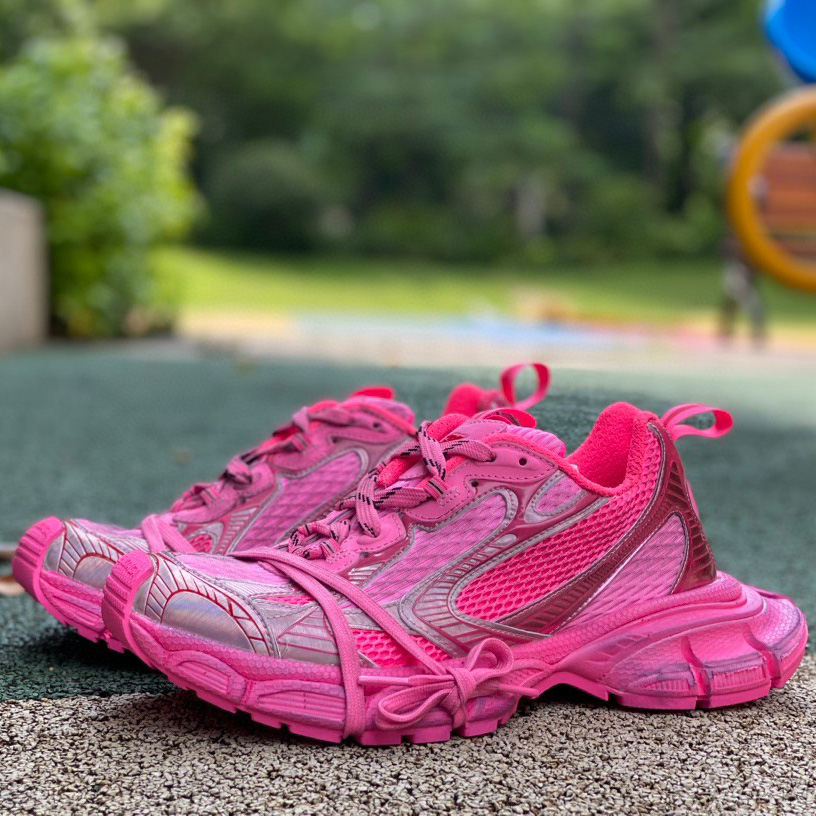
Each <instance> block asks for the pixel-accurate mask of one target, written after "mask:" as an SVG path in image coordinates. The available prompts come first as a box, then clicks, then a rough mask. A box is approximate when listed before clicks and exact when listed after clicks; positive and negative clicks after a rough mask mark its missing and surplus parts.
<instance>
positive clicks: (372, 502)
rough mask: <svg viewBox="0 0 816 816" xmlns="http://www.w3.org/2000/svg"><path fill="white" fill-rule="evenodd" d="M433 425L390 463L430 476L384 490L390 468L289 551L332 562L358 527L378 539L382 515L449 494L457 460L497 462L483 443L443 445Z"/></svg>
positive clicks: (303, 533)
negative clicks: (450, 470) (421, 470)
mask: <svg viewBox="0 0 816 816" xmlns="http://www.w3.org/2000/svg"><path fill="white" fill-rule="evenodd" d="M430 425H431V423H429V422H425V423H423V424H422V425H421V426H420V428H419V431H418V432H417V436H416V441H411V442H408V443H406V444H405V445H404V446H403V447H402V448H400V449H399V450H398V451H397V452H396V453H395V454H394V455H393V456H392V458H391V459H390V461H389V464H390V463H392V462H395V461H397V462H401V467H400V468H398V470H399V469H401V470H402V471H403V472H404V470H405V469H407V467H408V466H410V464H413V463H414V461H415V460H416V461H420V462H422V465H423V466H424V468H425V471H426V473H427V476H426V478H424V479H422V478H420V479H419V480H417V483H416V484H410V485H400V484H391V485H384V484H382V481H383V473H384V471H385V469H386V468H387V467H389V464H385V465H381V466H380V467H379V468H378V469H377V470H375V471H374V472H373V473H370V474H369V475H368V476H366V477H364V478H363V479H362V480H361V481H360V482H359V484H358V486H357V490H356V491H355V493H354V495H352V496H350V497H348V498H347V499H344V500H343V501H342V502H341V503H340V505H339V506H338V508H337V509H336V510H335V512H333V513H332V514H330V515H329V516H326V517H325V518H323V519H320V520H317V521H312V522H309V523H307V524H303V525H301V526H300V527H298V528H297V530H295V531H294V533H292V535H291V536H290V539H289V544H288V550H289V552H290V553H292V554H293V555H299V556H301V557H303V558H307V559H319V558H328V557H329V556H331V555H332V554H333V553H335V552H337V550H338V549H339V548H341V547H342V546H343V543H344V542H345V541H346V539H347V538H348V537H349V535H350V534H351V533H352V531H353V530H354V529H355V523H356V525H357V526H358V527H359V529H360V530H362V532H363V533H364V534H365V535H368V536H371V537H372V538H376V537H377V536H379V534H380V531H381V529H382V520H381V518H380V511H381V510H386V511H394V510H401V509H407V508H410V507H416V506H417V505H419V504H421V503H422V502H425V501H427V500H428V499H429V498H432V499H439V498H440V497H441V496H442V495H443V494H444V493H445V492H446V491H447V489H448V488H447V485H446V484H445V477H446V474H447V470H448V465H449V462H450V461H452V460H453V458H454V457H458V458H459V459H471V460H474V461H477V462H489V461H491V460H492V459H494V458H495V454H494V452H493V450H492V449H491V448H490V447H489V446H488V445H486V444H484V443H483V442H479V441H477V440H472V439H456V440H445V441H441V442H440V441H439V440H437V439H434V438H433V436H431V435H430V433H429V427H430Z"/></svg>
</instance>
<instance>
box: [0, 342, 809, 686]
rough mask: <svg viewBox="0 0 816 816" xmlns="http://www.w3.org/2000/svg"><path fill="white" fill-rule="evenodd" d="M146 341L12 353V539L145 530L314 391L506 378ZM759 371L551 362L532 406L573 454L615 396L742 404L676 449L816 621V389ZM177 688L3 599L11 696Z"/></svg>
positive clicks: (415, 395) (741, 537)
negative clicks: (732, 418) (613, 368)
mask: <svg viewBox="0 0 816 816" xmlns="http://www.w3.org/2000/svg"><path fill="white" fill-rule="evenodd" d="M135 349H136V350H137V351H134V350H133V349H132V348H131V349H126V348H125V347H122V350H119V349H117V348H115V347H114V348H113V349H112V350H111V349H105V350H102V349H91V350H88V349H81V348H69V349H64V350H63V349H59V348H58V349H54V350H49V351H45V352H37V353H29V354H18V355H14V356H11V357H7V358H5V359H1V360H0V473H1V474H2V476H0V539H5V540H13V539H16V538H17V537H19V535H20V534H21V533H22V531H23V530H24V529H25V528H26V527H27V526H28V525H29V524H31V523H32V522H33V521H35V520H37V519H39V518H41V517H42V516H47V515H56V516H66V515H68V516H79V517H84V518H93V519H99V520H104V521H110V522H118V523H121V524H125V525H131V524H135V523H137V522H138V521H139V520H140V519H141V518H142V517H143V516H144V515H145V514H147V513H149V512H152V511H156V510H160V509H162V508H164V507H166V506H167V505H168V503H169V502H170V501H171V500H172V498H173V497H175V496H176V495H178V494H179V493H180V492H181V491H182V490H183V489H184V488H185V487H186V486H187V485H189V484H191V483H192V482H195V481H198V480H208V479H210V478H212V477H214V476H215V475H216V474H217V473H218V472H219V471H220V469H221V468H222V466H223V464H224V462H225V461H226V460H227V459H228V458H229V457H230V456H231V455H232V454H234V453H235V452H236V451H238V450H242V449H245V448H247V447H249V446H250V445H251V444H253V443H254V442H256V441H258V440H260V439H261V438H263V437H264V436H265V435H266V434H267V432H268V431H270V430H271V429H272V428H274V427H275V426H276V425H277V424H279V423H281V422H283V421H285V420H286V418H287V417H288V415H289V414H290V413H291V412H292V411H293V410H294V409H296V408H297V407H299V406H300V405H302V404H304V403H308V402H311V401H313V400H315V399H317V398H320V397H324V396H331V395H342V394H345V393H346V392H348V391H349V390H350V389H353V388H355V387H358V386H361V385H363V384H366V383H386V382H387V383H390V384H393V385H394V386H395V387H396V389H397V393H398V396H400V397H402V398H403V399H406V400H408V401H409V402H410V403H411V404H412V405H414V406H415V407H416V409H417V410H418V412H419V413H420V414H422V415H424V416H426V417H427V416H435V415H436V414H437V413H438V412H439V410H440V408H441V406H442V403H443V400H444V397H445V394H446V392H447V391H448V389H449V388H450V386H451V384H452V383H454V382H457V381H460V380H461V379H462V378H469V379H473V380H478V381H480V382H482V383H484V384H489V383H492V382H494V381H495V380H494V376H495V374H494V373H493V372H484V371H479V372H473V371H455V372H451V371H417V370H408V371H406V370H394V371H385V370H376V369H363V368H352V367H349V368H338V367H329V366H325V365H314V364H306V363H286V364H281V363H274V364H272V363H268V364H267V363H265V364H255V363H247V362H243V363H240V362H236V361H233V360H230V359H226V358H220V359H219V358H210V359H205V358H201V357H197V356H196V355H193V354H186V353H179V354H177V355H176V354H172V353H167V352H166V351H165V352H164V353H160V354H158V355H156V354H153V357H155V359H151V354H150V347H147V348H146V349H144V348H143V347H139V346H137V347H135ZM139 349H142V350H143V353H138V350H139ZM751 376H753V375H752V374H751V373H749V374H746V375H744V376H742V377H740V376H739V375H733V376H732V377H730V378H729V377H728V376H724V377H716V378H710V377H709V378H700V379H689V378H688V377H680V376H676V377H672V376H671V375H665V376H663V377H661V378H658V379H656V378H654V377H646V376H637V375H631V374H630V375H628V376H624V375H621V374H614V373H608V372H607V373H601V374H592V373H589V372H576V371H554V372H553V384H552V389H551V394H550V397H549V398H548V399H547V401H546V402H545V403H544V404H542V405H541V406H539V408H538V409H536V412H535V413H536V414H537V416H538V419H539V422H540V423H541V424H542V425H543V426H544V427H548V428H550V429H552V430H553V431H555V432H556V433H557V434H559V435H560V436H561V437H562V438H563V439H564V440H565V442H566V444H567V446H568V448H572V447H574V446H575V445H577V444H578V443H579V442H580V441H581V439H582V438H583V436H584V435H585V434H586V433H587V431H588V430H589V428H590V426H591V424H592V421H593V419H594V417H595V416H596V415H597V413H598V412H599V411H600V410H601V409H602V408H603V407H604V406H605V405H606V404H608V403H609V402H610V401H612V400H615V399H622V398H624V399H628V400H630V401H635V402H637V403H639V404H641V405H643V406H644V407H648V408H650V409H652V410H655V411H658V412H660V411H662V410H664V409H665V408H666V407H668V406H669V405H670V404H671V403H672V402H683V401H704V400H707V399H717V400H718V402H717V403H716V404H719V405H723V406H724V407H729V408H732V409H733V410H734V412H735V414H736V427H735V430H734V432H733V433H732V434H731V436H729V437H727V438H726V439H723V440H718V441H709V440H697V439H689V440H686V441H684V442H683V443H681V444H682V448H683V453H684V456H685V458H686V462H687V467H688V470H689V473H690V476H691V480H692V484H693V486H694V489H695V493H696V495H697V498H698V501H699V503H700V505H701V510H702V514H703V518H704V520H705V522H706V527H707V530H708V533H709V537H710V538H711V540H712V543H713V546H714V549H715V552H716V555H717V558H718V562H719V564H720V566H721V568H722V569H724V570H726V571H728V572H731V573H733V574H734V575H736V576H738V577H739V578H740V579H742V580H744V581H747V582H750V583H754V584H757V585H759V586H762V587H765V588H767V589H771V590H774V591H777V592H781V593H784V594H788V595H791V596H792V597H794V598H795V599H796V601H797V602H798V603H799V604H800V605H801V606H802V607H803V608H804V610H805V612H806V613H807V614H808V615H809V616H810V617H811V618H816V580H814V579H816V546H815V544H816V542H814V518H815V517H816V507H814V501H813V495H812V490H810V488H809V486H810V485H812V474H813V470H814V464H815V463H816V428H814V427H808V422H809V414H808V410H807V409H808V406H809V405H812V404H813V402H812V401H811V400H814V399H816V394H808V389H810V390H811V391H816V386H814V385H813V384H812V382H811V383H805V382H802V381H800V379H799V378H794V379H791V378H790V377H789V378H788V379H786V378H785V376H784V375H780V376H778V377H777V378H776V380H772V381H770V382H767V381H766V382H765V383H764V386H763V387H762V388H757V386H756V384H755V383H754V384H753V386H752V385H751V384H750V379H751ZM650 392H651V393H650ZM774 396H775V398H772V397H774ZM811 421H812V420H811ZM168 688H169V687H168V686H167V684H166V683H165V682H164V680H163V679H161V678H160V677H158V676H157V675H156V674H154V673H152V672H149V671H146V670H144V669H143V668H142V667H141V665H140V664H139V663H138V662H137V661H136V660H135V659H134V658H132V657H130V656H126V655H125V656H122V655H116V654H112V653H110V652H108V650H107V649H106V648H104V647H102V646H95V645H92V644H90V643H88V642H87V641H85V640H83V639H82V638H80V637H79V636H77V635H76V634H74V633H73V632H71V631H69V630H68V629H66V628H64V627H62V626H59V625H58V624H57V623H56V622H54V621H53V620H51V618H49V617H48V615H46V614H45V612H44V611H43V610H41V609H40V608H39V607H38V606H37V605H36V604H34V603H33V601H32V600H31V599H30V598H28V597H27V596H26V597H22V598H17V599H4V600H0V700H15V699H16V700H19V699H27V698H41V697H49V698H55V697H62V696H74V695H80V694H115V693H124V692H134V691H164V690H167V689H168Z"/></svg>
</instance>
